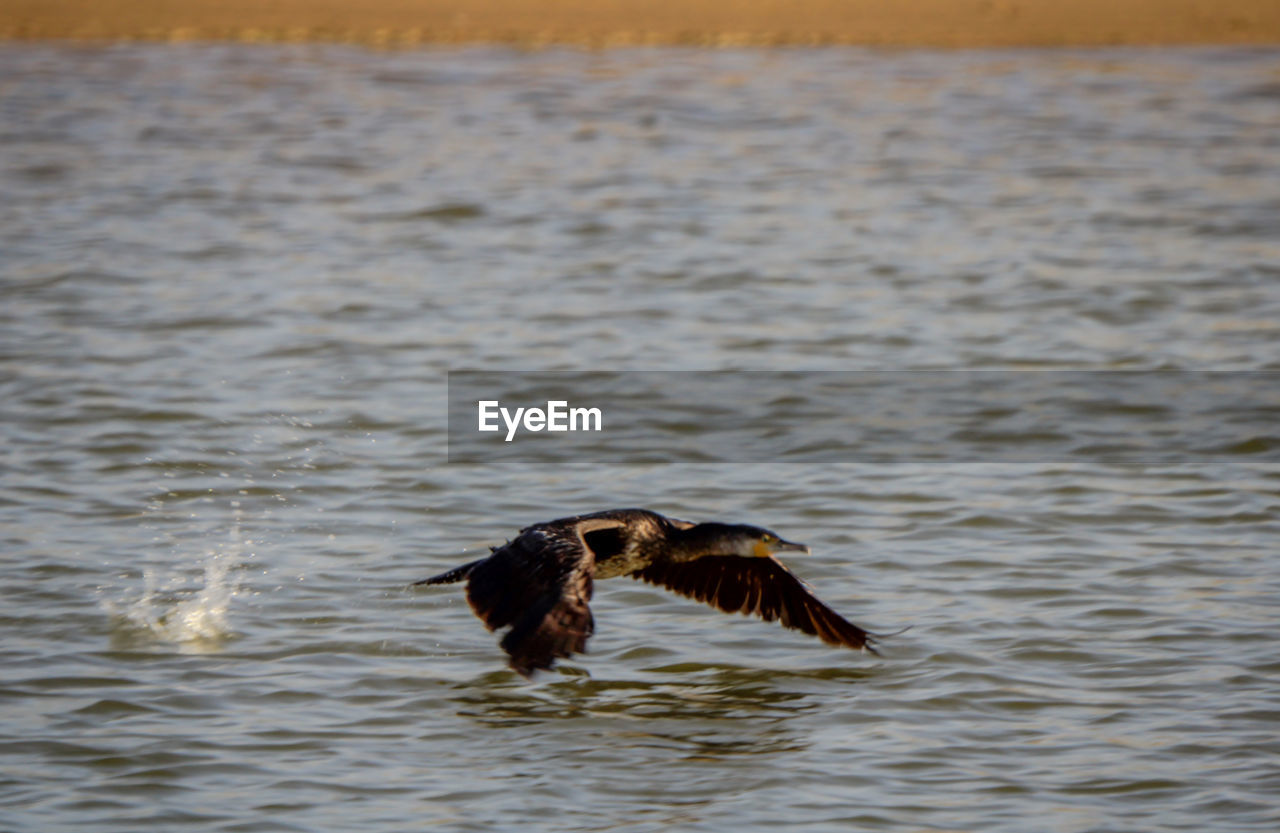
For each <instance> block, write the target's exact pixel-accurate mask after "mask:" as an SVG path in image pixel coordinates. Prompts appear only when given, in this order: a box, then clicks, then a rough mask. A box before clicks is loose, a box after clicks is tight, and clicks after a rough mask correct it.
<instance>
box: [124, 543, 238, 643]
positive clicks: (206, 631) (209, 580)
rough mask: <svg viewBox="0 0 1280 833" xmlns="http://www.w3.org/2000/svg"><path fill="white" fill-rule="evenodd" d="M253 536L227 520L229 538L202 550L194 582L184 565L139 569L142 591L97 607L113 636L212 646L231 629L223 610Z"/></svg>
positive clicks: (231, 596) (232, 593)
mask: <svg viewBox="0 0 1280 833" xmlns="http://www.w3.org/2000/svg"><path fill="white" fill-rule="evenodd" d="M252 544H253V542H252V541H247V540H243V539H242V538H241V537H240V524H239V521H238V519H237V521H236V522H235V523H234V524H233V525H232V528H231V530H230V532H229V535H228V542H227V543H226V544H225V545H223V546H220V547H216V548H214V549H211V550H208V551H206V552H205V553H204V556H203V558H202V559H201V562H200V565H199V566H200V568H201V574H200V577H199V578H198V579H196V580H195V582H194V584H193V578H192V576H191V574H190V571H189V570H183V569H182V566H183V565H177V566H175V567H174V568H171V569H156V568H147V569H145V570H144V571H143V573H142V583H143V587H142V595H141V596H140V597H138V598H134V599H129V598H127V597H126V598H124V599H121V600H116V601H111V600H105V599H104V600H103V601H102V607H103V609H104V610H105V611H106V612H107V614H108V615H110V616H111V618H112V623H113V625H114V626H115V629H116V636H119V637H121V638H125V639H137V638H138V637H143V638H149V639H152V640H159V641H161V642H168V643H172V644H174V645H177V646H179V647H180V648H181V649H182V650H184V651H194V652H202V651H208V650H214V649H216V648H217V647H218V646H219V645H221V643H222V642H223V641H225V640H226V639H228V638H229V637H231V636H233V635H234V631H233V630H232V628H231V624H230V622H229V619H228V614H229V611H230V609H231V604H232V600H233V599H235V597H236V596H237V595H238V594H239V593H240V584H239V573H240V570H241V565H242V563H243V560H244V558H246V557H252V555H253V554H252V553H248V555H247V556H246V553H245V549H246V548H247V547H248V546H251V545H252Z"/></svg>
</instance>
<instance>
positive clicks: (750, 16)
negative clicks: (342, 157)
mask: <svg viewBox="0 0 1280 833" xmlns="http://www.w3.org/2000/svg"><path fill="white" fill-rule="evenodd" d="M0 39H3V40H9V41H33V40H35V41H40V40H71V41H85V42H103V41H152V42H157V41H158V42H187V41H215V42H217V41H221V42H241V43H355V44H364V45H371V46H379V47H387V48H397V47H404V48H407V47H415V46H422V45H430V44H441V45H462V44H499V45H512V46H519V47H531V48H538V47H545V46H560V45H568V46H585V47H591V48H608V47H623V46H682V45H683V46H712V47H742V46H886V47H932V48H993V47H1089V46H1173V45H1179V46H1188V45H1256V46H1262V45H1280V3H1276V2H1274V0H1216V1H1215V2H1213V3H1209V2H1204V0H1057V1H1056V2H1054V0H898V2H895V3H893V4H886V3H884V2H883V0H745V2H744V0H684V2H680V1H679V0H594V2H593V0H185V2H175V0H0Z"/></svg>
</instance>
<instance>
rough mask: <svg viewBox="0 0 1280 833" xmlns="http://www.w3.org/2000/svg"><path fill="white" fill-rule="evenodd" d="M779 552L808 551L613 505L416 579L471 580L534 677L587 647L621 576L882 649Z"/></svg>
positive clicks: (762, 534) (506, 643)
mask: <svg viewBox="0 0 1280 833" xmlns="http://www.w3.org/2000/svg"><path fill="white" fill-rule="evenodd" d="M779 552H800V553H807V552H809V548H808V547H807V546H805V545H803V544H793V543H790V542H788V541H784V540H782V538H780V537H779V536H777V535H776V534H774V533H772V532H770V531H769V530H767V529H761V528H760V527H757V526H746V525H741V524H721V523H700V524H693V523H689V522H688V521H678V520H675V519H674V518H667V517H664V516H662V515H659V514H657V513H656V512H650V511H648V510H645V509H613V510H609V511H606V512H595V513H593V514H590V515H577V516H575V517H572V518H561V519H560V520H558V521H549V522H548V523H542V524H535V525H533V526H530V527H526V528H524V529H522V530H520V534H519V535H517V536H516V538H515V540H513V541H508V542H507V543H506V544H503V545H502V546H501V547H494V548H493V552H492V554H491V555H489V556H488V557H486V558H481V559H479V560H477V561H472V562H471V563H470V564H464V565H462V566H461V567H456V568H454V569H452V570H449V571H448V572H445V573H441V574H440V575H438V576H432V577H431V578H428V579H423V580H422V581H419V582H415V584H418V585H421V584H449V583H452V582H457V581H462V580H463V579H466V581H467V601H468V602H470V603H471V609H472V610H474V611H475V614H476V615H477V616H479V617H480V619H481V620H483V621H484V623H485V625H487V626H488V628H489V630H496V629H498V628H508V627H509V628H510V630H508V631H507V633H506V635H505V636H503V637H502V643H501V644H502V648H503V650H505V651H506V652H507V654H508V655H509V656H510V658H511V659H510V663H511V667H512V668H514V669H515V670H516V671H518V672H520V673H521V674H523V675H525V676H526V677H527V676H529V675H531V674H532V673H533V672H534V670H536V669H539V668H544V669H545V668H551V667H552V665H554V664H555V660H556V659H557V658H563V657H569V656H571V655H573V654H574V653H578V652H581V651H584V650H586V645H587V638H588V637H589V636H591V634H592V632H593V631H594V630H595V623H594V621H593V619H592V617H591V608H590V606H589V604H590V602H591V589H592V584H593V582H594V581H595V579H601V578H613V577H615V576H631V577H632V578H635V579H643V580H644V581H647V582H649V583H651V584H658V585H661V586H663V587H666V588H667V589H669V590H674V591H675V592H676V593H680V594H682V595H685V596H690V597H692V598H694V599H697V600H698V601H700V602H706V603H708V604H710V605H712V606H714V607H717V608H719V609H720V610H723V611H725V612H726V613H734V612H740V613H747V614H751V613H754V614H755V615H757V616H759V617H760V618H762V619H764V620H765V621H766V622H772V621H773V620H775V619H777V620H779V621H781V622H782V624H783V626H784V627H788V628H794V629H795V630H798V631H803V632H805V633H808V634H813V635H814V636H817V637H818V638H820V639H821V640H822V641H823V642H826V643H828V644H831V645H845V646H848V647H850V648H857V649H860V650H863V651H869V652H871V653H873V654H874V653H877V652H876V649H875V648H874V647H873V643H874V642H875V637H876V634H873V633H870V632H868V631H865V630H863V629H862V628H860V627H858V626H857V625H855V624H853V623H852V622H848V621H846V620H845V619H843V618H842V617H841V616H840V615H839V614H838V613H836V612H835V611H834V610H832V609H831V608H829V607H827V606H826V605H825V604H823V603H822V602H820V601H818V598H817V597H816V596H814V595H813V593H812V592H810V590H809V588H808V587H807V586H806V585H805V584H804V582H802V581H800V579H798V578H796V577H795V575H793V574H792V572H791V571H790V570H788V569H787V568H786V567H785V566H783V564H782V562H781V561H779V560H778V559H776V558H774V554H775V553H779Z"/></svg>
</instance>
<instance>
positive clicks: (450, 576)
mask: <svg viewBox="0 0 1280 833" xmlns="http://www.w3.org/2000/svg"><path fill="white" fill-rule="evenodd" d="M487 560H488V558H487V557H486V558H479V559H476V560H475V561H472V562H471V563H470V564H463V565H462V566H461V567H454V568H453V569H452V570H447V571H445V572H443V573H441V574H440V575H438V576H432V577H431V578H424V579H423V580H422V581H415V582H414V583H413V586H414V587H417V586H418V585H420V584H453V583H454V582H455V581H462V580H463V579H465V578H466V577H467V576H469V575H471V571H472V570H474V569H475V568H476V567H479V566H480V565H481V564H482V563H484V562H485V561H487Z"/></svg>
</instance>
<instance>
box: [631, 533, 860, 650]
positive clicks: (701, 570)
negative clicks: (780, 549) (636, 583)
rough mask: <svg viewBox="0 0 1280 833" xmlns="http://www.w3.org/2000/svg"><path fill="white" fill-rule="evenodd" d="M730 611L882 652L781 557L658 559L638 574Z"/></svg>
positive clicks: (670, 588) (826, 638) (646, 579)
mask: <svg viewBox="0 0 1280 833" xmlns="http://www.w3.org/2000/svg"><path fill="white" fill-rule="evenodd" d="M632 578H637V579H643V580H644V581H647V582H649V583H650V584H657V585H660V586H662V587H666V588H667V589H668V590H673V591H675V592H676V593H679V594H681V595H683V596H689V597H690V598H694V599H697V600H698V601H700V602H706V603H707V604H709V605H711V606H712V607H716V608H719V609H720V610H723V611H724V612H726V613H747V614H755V615H756V616H759V617H760V618H761V619H764V620H765V621H766V622H772V621H774V620H775V619H777V620H778V621H780V622H781V623H782V624H783V626H784V627H788V628H794V629H795V630H798V631H803V632H804V633H808V634H813V635H814V636H816V637H818V638H819V639H821V640H822V641H823V642H826V643H828V644H830V645H847V646H848V647H850V648H858V649H862V650H866V651H870V652H871V653H873V654H875V653H878V652H877V651H876V649H875V647H873V646H874V643H875V634H872V633H870V632H868V631H865V630H863V629H862V628H860V627H858V626H857V625H855V624H853V623H852V622H849V621H847V620H846V619H845V618H844V617H842V616H841V615H840V614H838V613H836V612H835V611H834V610H832V609H831V608H829V607H827V606H826V605H825V604H823V603H822V602H821V601H819V600H818V597H817V596H815V595H813V593H812V592H811V591H810V590H809V588H808V587H807V586H805V584H804V582H802V581H800V579H798V578H796V576H795V574H793V573H792V572H791V571H790V570H788V569H787V568H786V567H785V566H783V564H782V562H781V561H778V560H777V559H775V558H773V557H769V558H742V557H739V556H731V555H727V556H720V555H709V556H704V557H702V558H698V559H695V560H693V561H683V562H675V561H659V562H656V563H654V564H651V565H649V566H648V567H645V568H644V569H642V570H639V571H637V572H635V573H632Z"/></svg>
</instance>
